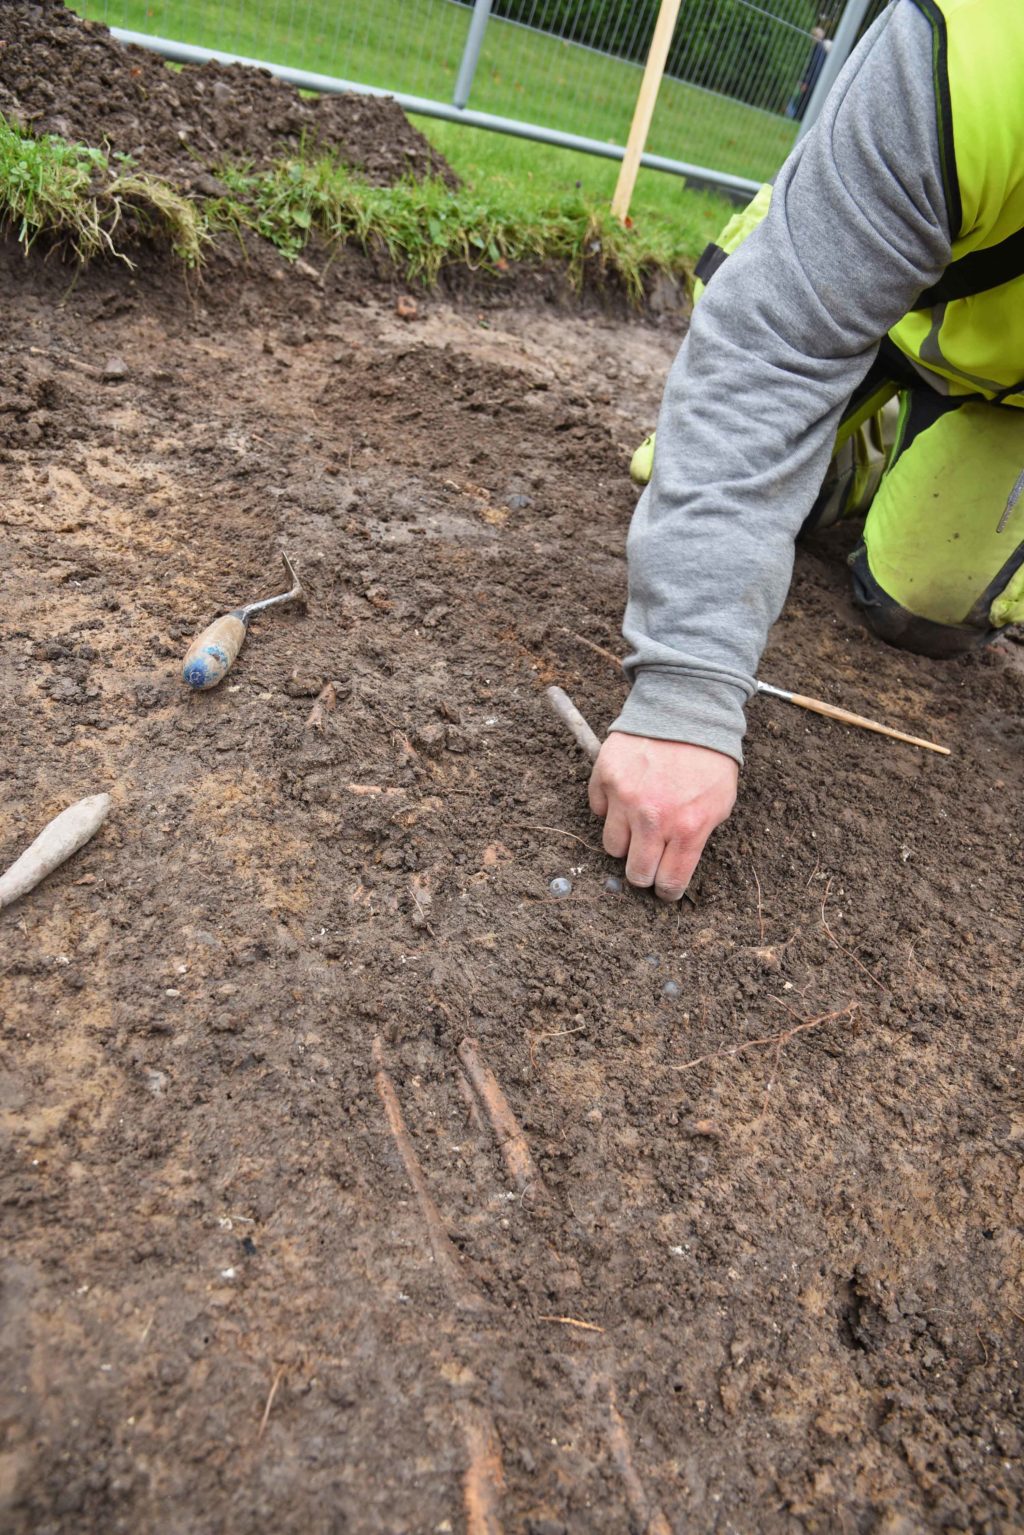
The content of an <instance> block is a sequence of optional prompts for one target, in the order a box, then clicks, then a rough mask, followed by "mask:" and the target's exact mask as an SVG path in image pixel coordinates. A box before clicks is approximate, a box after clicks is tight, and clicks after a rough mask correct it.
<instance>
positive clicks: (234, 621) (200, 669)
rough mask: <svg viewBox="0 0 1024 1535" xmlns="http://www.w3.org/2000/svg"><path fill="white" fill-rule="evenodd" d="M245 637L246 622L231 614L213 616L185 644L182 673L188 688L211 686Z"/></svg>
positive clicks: (235, 654) (217, 680) (240, 646)
mask: <svg viewBox="0 0 1024 1535" xmlns="http://www.w3.org/2000/svg"><path fill="white" fill-rule="evenodd" d="M244 639H245V624H244V623H243V622H242V620H241V619H240V618H238V617H236V615H235V614H234V613H225V614H224V617H223V618H216V619H214V621H213V623H212V624H211V625H210V627H209V628H208V629H204V630H203V632H202V634H197V635H196V637H195V639H194V640H193V641H192V643H191V645H190V646H189V647H188V654H187V655H186V656H185V660H184V663H183V664H182V668H181V675H182V677H183V678H184V679H185V681H186V682H187V683H188V685H189V687H190V688H214V687H216V686H217V683H218V682H220V681H221V680H222V679H223V677H224V676H225V675H226V673H227V671H228V668H229V667H230V666H231V665H232V663H233V661H234V659H235V657H236V656H237V654H238V652H239V651H240V650H241V648H242V641H243V640H244Z"/></svg>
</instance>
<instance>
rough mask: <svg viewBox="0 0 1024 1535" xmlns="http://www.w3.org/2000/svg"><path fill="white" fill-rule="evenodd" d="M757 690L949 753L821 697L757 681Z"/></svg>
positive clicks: (903, 739) (852, 723) (804, 707)
mask: <svg viewBox="0 0 1024 1535" xmlns="http://www.w3.org/2000/svg"><path fill="white" fill-rule="evenodd" d="M757 691H758V692H759V693H768V694H770V695H771V697H772V698H782V699H785V701H786V703H788V704H796V706H797V708H798V709H810V711H811V713H812V714H823V715H824V716H825V718H826V719H830V720H841V721H842V723H843V724H844V725H857V726H858V727H859V728H860V729H861V730H873V731H874V732H875V734H876V735H880V736H889V737H890V738H891V739H892V740H893V741H905V742H906V743H907V745H908V746H920V747H921V748H922V750H924V751H927V752H938V753H939V755H940V756H941V757H948V756H949V754H950V752H949V747H948V746H939V745H938V744H937V743H936V742H935V741H926V740H924V738H923V737H922V736H911V735H907V733H906V731H905V730H894V729H893V727H892V726H891V725H880V724H879V723H878V721H877V720H869V719H867V718H866V717H865V716H864V715H863V714H851V713H850V711H849V709H840V708H838V707H837V706H836V705H835V704H827V703H825V701H824V700H823V699H821V698H808V697H807V695H806V693H789V692H787V691H786V689H785V688H775V687H772V685H771V683H768V682H759V683H758V684H757Z"/></svg>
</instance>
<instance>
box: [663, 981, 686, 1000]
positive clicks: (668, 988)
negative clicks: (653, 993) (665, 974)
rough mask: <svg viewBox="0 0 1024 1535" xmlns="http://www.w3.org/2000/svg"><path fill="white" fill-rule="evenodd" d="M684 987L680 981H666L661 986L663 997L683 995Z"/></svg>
mask: <svg viewBox="0 0 1024 1535" xmlns="http://www.w3.org/2000/svg"><path fill="white" fill-rule="evenodd" d="M682 991H683V988H682V987H681V986H680V984H679V982H678V981H666V982H665V984H664V986H663V987H662V988H661V994H662V996H663V997H678V996H681V995H682Z"/></svg>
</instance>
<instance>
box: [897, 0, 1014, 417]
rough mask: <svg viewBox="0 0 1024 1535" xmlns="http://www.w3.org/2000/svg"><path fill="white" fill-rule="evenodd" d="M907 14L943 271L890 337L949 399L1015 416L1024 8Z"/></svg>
mask: <svg viewBox="0 0 1024 1535" xmlns="http://www.w3.org/2000/svg"><path fill="white" fill-rule="evenodd" d="M914 3H915V4H916V5H917V7H918V9H919V10H921V11H923V12H924V14H925V15H926V16H927V17H928V19H929V21H930V22H931V25H932V59H933V67H934V72H935V102H936V109H937V112H938V128H939V144H940V148H941V154H942V170H943V180H944V182H945V191H946V200H947V207H948V209H949V219H950V228H951V230H952V232H953V260H952V261H951V263H950V265H949V266H948V267H947V268H946V271H945V272H944V273H943V275H942V277H941V278H940V279H939V281H938V282H937V283H936V284H935V286H934V287H933V288H930V289H928V291H927V292H925V293H923V294H922V295H921V298H920V299H919V300H918V303H917V304H916V305H915V307H914V309H913V310H912V311H911V313H910V314H908V315H906V316H905V317H904V318H903V319H902V320H901V321H900V322H899V324H898V325H896V326H894V327H893V329H892V331H891V332H890V335H891V337H892V340H893V341H894V342H895V343H896V345H897V346H898V347H899V348H900V350H901V351H902V352H904V353H906V355H907V356H908V357H909V358H911V360H912V361H914V362H916V363H917V364H919V365H920V366H923V367H925V368H926V369H928V371H929V372H930V373H933V374H937V375H938V376H939V378H941V379H944V380H946V381H947V386H948V392H949V393H950V394H955V395H964V394H973V395H982V396H984V397H985V398H986V399H999V400H1002V401H1004V402H1005V403H1006V404H1010V405H1018V406H1024V3H1022V0H914Z"/></svg>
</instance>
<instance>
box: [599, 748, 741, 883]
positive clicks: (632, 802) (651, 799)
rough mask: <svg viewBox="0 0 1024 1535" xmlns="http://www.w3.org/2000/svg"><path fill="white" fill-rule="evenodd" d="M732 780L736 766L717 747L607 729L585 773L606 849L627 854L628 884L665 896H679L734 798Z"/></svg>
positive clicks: (617, 854) (616, 855)
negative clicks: (589, 770) (651, 888)
mask: <svg viewBox="0 0 1024 1535" xmlns="http://www.w3.org/2000/svg"><path fill="white" fill-rule="evenodd" d="M738 779H739V767H738V765H737V764H736V763H735V762H734V761H733V759H732V757H727V756H725V754H724V753H723V752H716V751H711V750H710V749H709V748H708V747H706V746H690V745H689V744H688V743H687V742H685V741H655V740H651V739H650V738H649V737H647V736H630V735H623V734H622V733H620V732H618V731H613V732H612V734H611V735H610V736H609V737H608V739H607V740H606V741H605V743H604V745H603V746H602V747H601V751H600V755H599V756H598V759H597V761H596V762H595V764H594V771H593V773H592V774H591V776H590V808H591V810H593V812H594V814H595V815H599V816H602V817H603V818H604V847H605V852H607V853H610V854H611V855H612V857H613V858H625V860H626V878H627V879H628V880H629V883H630V884H631V885H653V886H654V889H655V893H656V894H657V895H659V896H660V897H661V899H662V900H663V901H678V900H679V898H680V896H681V895H682V894H683V893H684V891H685V890H686V887H687V885H688V884H689V883H690V879H691V877H692V875H693V871H694V869H695V868H696V867H697V864H698V862H699V860H700V855H701V853H702V852H703V851H704V844H705V842H706V841H707V839H708V837H709V836H710V835H711V833H712V832H713V831H714V829H715V827H716V826H718V825H719V824H720V823H721V822H722V821H724V820H725V819H726V817H727V816H728V814H729V812H730V811H731V810H732V807H733V805H734V804H735V802H736V785H737V782H738Z"/></svg>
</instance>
